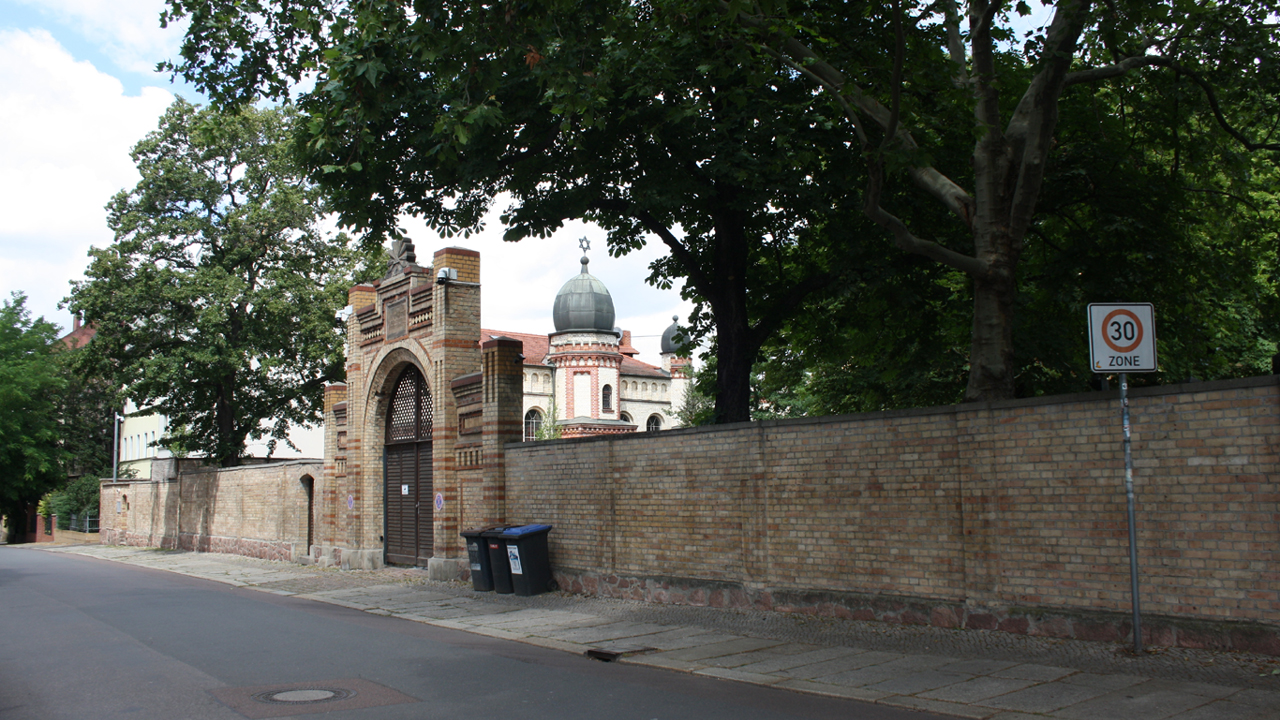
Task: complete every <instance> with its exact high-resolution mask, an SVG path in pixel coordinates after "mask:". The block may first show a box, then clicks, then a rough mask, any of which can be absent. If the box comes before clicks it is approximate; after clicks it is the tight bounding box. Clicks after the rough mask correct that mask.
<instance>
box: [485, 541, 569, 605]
mask: <svg viewBox="0 0 1280 720" xmlns="http://www.w3.org/2000/svg"><path fill="white" fill-rule="evenodd" d="M550 532H551V526H550V525H522V526H520V527H513V528H507V529H506V530H504V531H503V532H502V534H501V535H500V536H499V537H500V539H501V540H502V542H503V543H505V544H506V546H507V548H506V550H507V552H506V555H507V567H508V568H509V569H510V570H511V587H512V589H513V590H514V591H515V594H516V595H525V596H528V595H537V594H539V593H544V592H547V591H548V590H554V589H555V580H554V579H553V578H552V577H551V557H550V555H549V554H548V552H547V534H548V533H550ZM494 575H495V580H496V575H497V573H496V572H495V574H494Z"/></svg>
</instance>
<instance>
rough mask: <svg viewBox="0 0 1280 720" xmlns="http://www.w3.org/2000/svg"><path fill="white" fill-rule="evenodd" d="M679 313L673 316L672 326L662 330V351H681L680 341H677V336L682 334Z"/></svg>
mask: <svg viewBox="0 0 1280 720" xmlns="http://www.w3.org/2000/svg"><path fill="white" fill-rule="evenodd" d="M679 322H680V316H679V315H672V316H671V327H669V328H667V329H666V330H664V331H663V332H662V352H663V353H678V352H680V343H679V342H677V341H676V336H677V335H679V334H680V327H679V325H678V323H679Z"/></svg>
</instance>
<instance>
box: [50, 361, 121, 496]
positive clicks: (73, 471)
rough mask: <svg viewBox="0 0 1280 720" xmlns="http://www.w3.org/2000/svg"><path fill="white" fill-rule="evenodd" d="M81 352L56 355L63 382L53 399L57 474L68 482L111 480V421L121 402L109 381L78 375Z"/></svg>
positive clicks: (113, 438) (82, 374)
mask: <svg viewBox="0 0 1280 720" xmlns="http://www.w3.org/2000/svg"><path fill="white" fill-rule="evenodd" d="M81 352H83V350H82V349H77V350H66V349H62V350H60V351H59V352H58V353H57V355H56V358H57V361H58V365H59V370H60V372H62V373H63V376H64V378H65V379H66V386H65V387H64V388H63V390H62V391H61V392H60V393H59V394H58V396H57V413H58V418H59V423H60V424H59V428H58V435H59V444H60V445H61V446H62V449H63V450H64V454H63V460H62V467H61V472H62V474H63V476H64V477H65V478H67V479H68V481H75V480H76V479H77V478H81V477H89V478H92V479H94V481H96V480H97V479H98V478H104V477H111V462H112V458H113V453H112V446H113V444H114V442H115V435H114V432H113V420H114V418H115V415H116V412H117V411H118V410H119V409H120V408H121V407H123V405H124V399H123V398H122V397H121V395H120V391H119V388H118V387H116V385H115V384H114V383H113V382H111V380H110V379H108V378H104V377H100V376H95V375H89V374H85V373H83V372H81V371H80V368H79V363H80V353H81Z"/></svg>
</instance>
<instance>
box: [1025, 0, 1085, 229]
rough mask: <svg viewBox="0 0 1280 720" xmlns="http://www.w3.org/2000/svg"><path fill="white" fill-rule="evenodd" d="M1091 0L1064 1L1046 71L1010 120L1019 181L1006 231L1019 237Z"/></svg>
mask: <svg viewBox="0 0 1280 720" xmlns="http://www.w3.org/2000/svg"><path fill="white" fill-rule="evenodd" d="M1088 14H1089V0H1063V2H1062V3H1061V4H1059V6H1058V9H1057V11H1056V12H1055V13H1054V15H1053V21H1052V22H1051V23H1050V24H1049V30H1048V32H1047V33H1046V34H1045V43H1044V50H1043V53H1042V54H1041V58H1042V67H1041V69H1040V71H1039V72H1037V73H1036V75H1035V77H1034V78H1032V80H1031V85H1030V86H1029V87H1028V88H1027V91H1026V92H1025V93H1023V95H1022V98H1021V99H1020V100H1019V101H1018V107H1017V109H1015V110H1014V113H1013V116H1012V118H1010V120H1009V127H1008V130H1007V133H1006V134H1007V136H1008V137H1009V138H1010V140H1011V141H1012V142H1014V143H1015V144H1016V145H1018V146H1020V147H1019V150H1020V152H1019V156H1020V157H1019V158H1018V160H1019V162H1018V164H1017V178H1016V184H1015V185H1014V191H1013V198H1012V201H1011V202H1010V204H1009V217H1008V220H1007V222H1008V227H1009V230H1010V232H1011V234H1012V236H1013V237H1015V238H1021V237H1022V236H1023V235H1025V234H1026V230H1027V228H1028V227H1030V226H1031V219H1032V217H1033V216H1034V215H1035V206H1036V201H1037V200H1038V199H1039V197H1040V190H1041V188H1042V187H1043V185H1044V172H1045V163H1046V162H1047V160H1048V157H1049V150H1050V148H1051V147H1052V145H1053V133H1054V130H1055V128H1056V127H1057V124H1058V112H1057V108H1058V98H1060V97H1061V96H1062V90H1063V88H1064V87H1065V81H1066V77H1067V70H1068V68H1070V66H1071V61H1072V59H1073V58H1074V57H1075V53H1076V41H1077V40H1078V39H1079V37H1080V33H1081V32H1083V31H1084V24H1085V20H1086V18H1087V16H1088Z"/></svg>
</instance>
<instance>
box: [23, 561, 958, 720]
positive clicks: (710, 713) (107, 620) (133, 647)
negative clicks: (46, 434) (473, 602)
mask: <svg viewBox="0 0 1280 720" xmlns="http://www.w3.org/2000/svg"><path fill="white" fill-rule="evenodd" d="M0 603H3V606H2V607H3V609H2V611H0V718H4V719H5V720H8V719H10V718H12V719H13V720H26V719H27V718H30V719H31V720H60V719H62V718H66V719H67V720H73V719H74V720H79V719H81V718H148V719H149V718H156V719H163V720H175V719H179V718H228V719H235V718H245V717H252V718H257V717H307V716H309V715H310V714H312V713H324V714H325V717H326V718H333V719H336V720H342V719H345V718H379V719H382V718H389V719H390V718H415V719H433V718H451V719H452V718H496V717H501V718H503V720H540V719H543V718H547V719H551V718H554V719H556V720H563V719H564V718H593V719H594V718H608V719H610V720H613V719H614V718H617V719H619V720H631V719H636V720H657V719H662V720H668V719H675V718H698V720H716V719H719V718H723V719H725V720H730V719H732V720H743V719H745V718H759V719H761V720H773V719H777V720H783V719H784V718H841V720H873V719H874V720H906V719H908V718H936V717H940V716H936V715H929V714H926V713H918V712H910V711H904V710H898V709H895V708H889V707H884V706H876V705H869V704H864V703H859V702H856V701H851V700H841V699H833V698H824V697H817V696H810V695H804V694H799V693H792V692H788V691H786V690H779V689H775V688H766V687H758V686H752V685H744V684H739V683H733V682H729V681H723V680H717V679H714V678H704V677H696V676H691V675H684V674H680V673H673V672H666V671H662V670H656V669H653V668H645V667H638V666H634V665H626V664H615V663H603V662H599V661H594V660H590V659H587V658H585V657H580V656H576V655H571V654H569V653H564V652H560V651H555V650H549V649H545V648H540V647H536V646H531V645H525V644H522V643H515V642H509V641H503V640H495V639H491V638H485V637H481V636H476V635H471V634H468V633H463V632H458V631H453V630H448V629H444V628H436V627H432V626H428V625H423V624H419V623H415V622H412V621H408V620H403V619H399V618H391V617H380V616H377V615H370V614H367V613H363V612H360V611H357V610H351V609H348V608H343V607H338V606H334V605H328V604H324V603H317V602H312V601H309V600H302V599H298V598H293V597H283V596H277V595H272V594H270V593H264V592H260V591H255V590H250V589H246V588H235V587H229V586H226V585H223V584H220V583H214V582H209V581H205V580H199V579H196V578H190V577H185V576H181V575H174V574H170V573H164V572H159V571H154V570H147V569H144V568H136V567H128V566H124V565H121V564H117V563H108V562H103V561H99V560H94V559H90V558H84V557H78V556H73V555H63V554H54V553H45V552H39V551H35V550H28V549H22V548H11V547H0ZM290 691H292V694H285V695H277V694H276V693H281V692H284V693H289V692H290ZM350 692H354V695H351V696H349V697H345V698H344V695H343V694H344V693H350ZM254 695H257V696H258V698H257V699H255V698H254V697H253V696H254ZM371 705H372V706H371Z"/></svg>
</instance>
